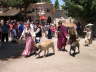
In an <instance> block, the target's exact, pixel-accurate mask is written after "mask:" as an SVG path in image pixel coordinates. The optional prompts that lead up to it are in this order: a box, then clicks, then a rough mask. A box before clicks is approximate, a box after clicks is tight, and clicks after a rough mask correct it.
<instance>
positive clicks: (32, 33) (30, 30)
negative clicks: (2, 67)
mask: <svg viewBox="0 0 96 72" xmlns="http://www.w3.org/2000/svg"><path fill="white" fill-rule="evenodd" d="M26 33H28V34H29V33H30V34H31V36H32V37H35V32H34V31H33V30H32V29H31V28H29V29H27V28H25V29H24V30H23V32H22V35H21V37H22V36H24V37H25V34H26Z"/></svg>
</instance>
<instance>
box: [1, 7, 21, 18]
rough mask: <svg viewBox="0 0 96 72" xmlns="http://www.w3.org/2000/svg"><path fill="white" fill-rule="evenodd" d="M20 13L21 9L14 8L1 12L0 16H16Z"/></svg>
mask: <svg viewBox="0 0 96 72" xmlns="http://www.w3.org/2000/svg"><path fill="white" fill-rule="evenodd" d="M18 13H20V9H16V8H12V9H9V10H7V11H4V12H1V13H0V16H15V15H17V14H18Z"/></svg>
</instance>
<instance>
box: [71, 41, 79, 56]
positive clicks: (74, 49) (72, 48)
mask: <svg viewBox="0 0 96 72" xmlns="http://www.w3.org/2000/svg"><path fill="white" fill-rule="evenodd" d="M70 46H71V47H70V55H72V53H71V51H74V52H73V54H76V49H77V48H78V53H80V49H79V47H80V44H79V40H76V41H74V42H73V43H72V44H71V45H70Z"/></svg>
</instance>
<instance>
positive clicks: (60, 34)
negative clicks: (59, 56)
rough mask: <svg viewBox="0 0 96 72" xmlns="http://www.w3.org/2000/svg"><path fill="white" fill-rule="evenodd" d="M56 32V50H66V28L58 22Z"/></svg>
mask: <svg viewBox="0 0 96 72" xmlns="http://www.w3.org/2000/svg"><path fill="white" fill-rule="evenodd" d="M58 25H59V26H58V31H57V38H58V40H57V48H58V50H66V49H65V46H66V42H67V38H66V36H67V28H66V27H65V26H63V25H62V22H61V21H60V22H58Z"/></svg>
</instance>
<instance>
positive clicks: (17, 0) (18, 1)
mask: <svg viewBox="0 0 96 72" xmlns="http://www.w3.org/2000/svg"><path fill="white" fill-rule="evenodd" d="M22 4H23V0H8V1H7V5H8V6H17V5H22Z"/></svg>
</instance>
